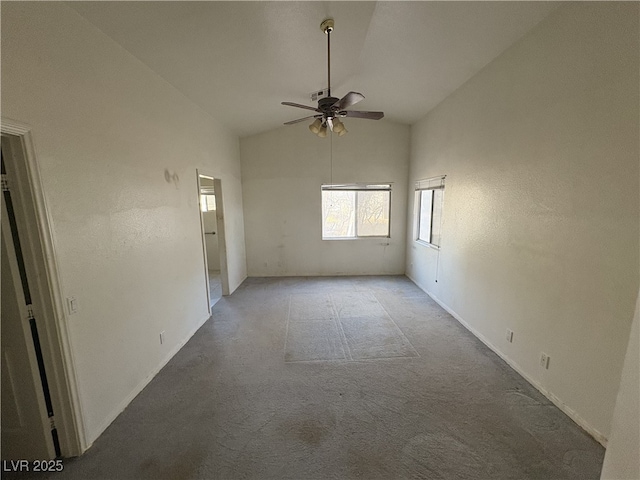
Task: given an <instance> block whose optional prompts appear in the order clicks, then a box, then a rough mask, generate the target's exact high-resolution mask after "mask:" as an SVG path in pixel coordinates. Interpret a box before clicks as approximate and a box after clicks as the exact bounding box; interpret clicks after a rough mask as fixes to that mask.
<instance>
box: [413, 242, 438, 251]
mask: <svg viewBox="0 0 640 480" xmlns="http://www.w3.org/2000/svg"><path fill="white" fill-rule="evenodd" d="M415 242H416V243H417V244H418V245H423V246H425V247H429V248H433V249H434V250H440V247H439V246H438V245H434V244H433V243H429V242H425V241H424V240H415Z"/></svg>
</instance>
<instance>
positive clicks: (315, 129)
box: [309, 118, 322, 135]
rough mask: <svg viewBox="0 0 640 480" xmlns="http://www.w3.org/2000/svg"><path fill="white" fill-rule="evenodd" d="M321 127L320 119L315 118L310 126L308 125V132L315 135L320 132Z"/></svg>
mask: <svg viewBox="0 0 640 480" xmlns="http://www.w3.org/2000/svg"><path fill="white" fill-rule="evenodd" d="M321 125H322V122H321V121H320V119H319V118H316V119H315V120H314V122H313V123H312V124H311V125H309V130H311V131H312V132H313V133H315V134H316V135H317V134H318V132H319V131H320V126H321Z"/></svg>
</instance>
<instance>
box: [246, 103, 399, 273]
mask: <svg viewBox="0 0 640 480" xmlns="http://www.w3.org/2000/svg"><path fill="white" fill-rule="evenodd" d="M283 108H285V107H283ZM291 110H292V112H291V113H292V115H293V117H292V118H295V115H296V114H297V112H295V111H294V109H291ZM309 123H311V122H309ZM345 125H346V126H347V129H348V130H349V133H348V134H347V135H345V136H343V137H338V136H335V138H333V182H334V183H355V182H369V183H382V182H393V186H392V193H391V238H367V239H358V240H322V232H321V194H320V186H321V185H322V184H323V183H331V181H332V180H331V178H332V176H331V139H330V138H329V137H327V138H318V137H317V136H315V135H313V134H312V133H311V132H310V131H309V129H308V128H307V127H308V123H306V122H302V123H300V124H296V125H293V126H286V127H281V128H278V129H276V130H272V131H270V132H267V133H263V134H259V135H254V136H251V137H246V138H242V139H241V140H240V157H241V160H242V190H243V192H242V193H243V203H244V206H245V230H246V241H247V268H248V271H249V275H251V276H286V275H358V274H361V275H365V274H402V273H404V259H405V243H406V242H405V238H406V237H405V232H406V215H405V211H406V198H407V194H406V192H407V190H406V182H407V175H408V163H409V131H410V129H409V127H408V126H407V125H401V124H396V123H393V122H389V121H386V120H381V121H371V120H361V119H351V120H349V119H347V120H345ZM387 244H388V245H387Z"/></svg>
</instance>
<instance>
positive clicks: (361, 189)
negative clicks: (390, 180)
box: [322, 185, 391, 239]
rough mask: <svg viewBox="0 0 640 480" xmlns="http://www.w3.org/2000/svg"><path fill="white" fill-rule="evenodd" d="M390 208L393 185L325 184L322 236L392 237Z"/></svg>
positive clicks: (323, 190) (323, 189)
mask: <svg viewBox="0 0 640 480" xmlns="http://www.w3.org/2000/svg"><path fill="white" fill-rule="evenodd" d="M350 187H351V188H353V189H350ZM390 208H391V186H390V185H358V186H349V185H325V186H323V187H322V238H328V239H331V238H359V237H388V236H389V212H390Z"/></svg>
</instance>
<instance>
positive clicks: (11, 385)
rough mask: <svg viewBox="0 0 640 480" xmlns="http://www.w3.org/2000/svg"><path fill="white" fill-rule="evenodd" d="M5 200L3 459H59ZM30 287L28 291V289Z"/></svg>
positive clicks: (0, 232)
mask: <svg viewBox="0 0 640 480" xmlns="http://www.w3.org/2000/svg"><path fill="white" fill-rule="evenodd" d="M3 170H4V169H3ZM5 178H6V174H5V172H4V171H3V191H4V190H5V189H4V187H5ZM3 193H4V192H3ZM5 199H6V196H5V198H3V201H2V208H1V210H2V214H1V215H2V218H1V220H2V223H1V227H0V237H1V243H2V253H1V255H2V256H1V258H0V261H1V262H2V263H0V265H1V268H2V272H1V273H2V274H1V275H0V278H1V281H0V283H1V285H0V287H1V292H0V293H1V295H0V318H1V321H0V329H1V330H0V331H1V332H2V335H0V344H1V349H0V363H1V372H0V375H1V385H0V387H1V389H2V390H1V402H2V403H1V404H0V405H1V414H2V418H1V422H0V423H1V442H2V444H1V451H2V459H3V460H19V459H25V460H36V459H51V458H54V457H55V449H54V446H53V440H52V437H51V429H50V428H49V425H48V413H47V408H46V404H45V400H44V393H43V390H42V384H41V379H40V376H39V373H38V372H39V370H38V365H37V360H36V354H35V348H34V343H33V338H32V336H31V326H30V323H29V318H30V313H29V310H28V309H27V303H26V301H25V288H23V278H22V276H21V272H20V267H19V264H18V256H17V255H20V254H21V253H20V248H19V247H18V248H17V249H16V243H14V237H13V235H12V226H11V223H10V222H9V219H8V215H9V213H8V210H7V202H6V201H4V200H5ZM18 245H19V244H18ZM16 250H17V252H16ZM23 270H24V269H23ZM24 281H26V278H25V279H24ZM25 287H26V288H27V289H28V284H27V285H25Z"/></svg>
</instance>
